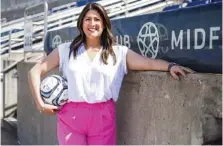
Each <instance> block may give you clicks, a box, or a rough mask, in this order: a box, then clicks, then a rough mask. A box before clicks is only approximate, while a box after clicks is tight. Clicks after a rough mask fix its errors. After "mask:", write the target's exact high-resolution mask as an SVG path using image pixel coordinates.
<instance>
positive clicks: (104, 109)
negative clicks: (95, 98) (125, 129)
mask: <svg viewBox="0 0 223 146" xmlns="http://www.w3.org/2000/svg"><path fill="white" fill-rule="evenodd" d="M57 137H58V142H59V145H115V144H116V120H115V103H114V102H113V100H109V101H107V102H104V103H95V104H88V103H85V102H81V103H76V102H69V103H67V104H65V105H64V106H63V107H62V109H61V110H60V111H59V113H58V116H57Z"/></svg>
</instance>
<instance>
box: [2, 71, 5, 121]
mask: <svg viewBox="0 0 223 146" xmlns="http://www.w3.org/2000/svg"><path fill="white" fill-rule="evenodd" d="M5 81H6V80H5V73H3V78H2V86H3V87H2V92H3V97H2V117H3V119H4V118H5Z"/></svg>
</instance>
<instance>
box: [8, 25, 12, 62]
mask: <svg viewBox="0 0 223 146" xmlns="http://www.w3.org/2000/svg"><path fill="white" fill-rule="evenodd" d="M11 40H12V29H10V31H9V58H10V54H11V49H12V43H11Z"/></svg>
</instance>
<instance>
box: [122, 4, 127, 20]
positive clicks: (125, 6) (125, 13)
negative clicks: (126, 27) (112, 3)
mask: <svg viewBox="0 0 223 146" xmlns="http://www.w3.org/2000/svg"><path fill="white" fill-rule="evenodd" d="M122 1H123V2H124V3H125V17H127V15H128V10H127V5H128V0H122Z"/></svg>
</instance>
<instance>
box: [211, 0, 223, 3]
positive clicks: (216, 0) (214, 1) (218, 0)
mask: <svg viewBox="0 0 223 146" xmlns="http://www.w3.org/2000/svg"><path fill="white" fill-rule="evenodd" d="M211 2H212V3H218V2H222V0H212V1H211Z"/></svg>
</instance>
